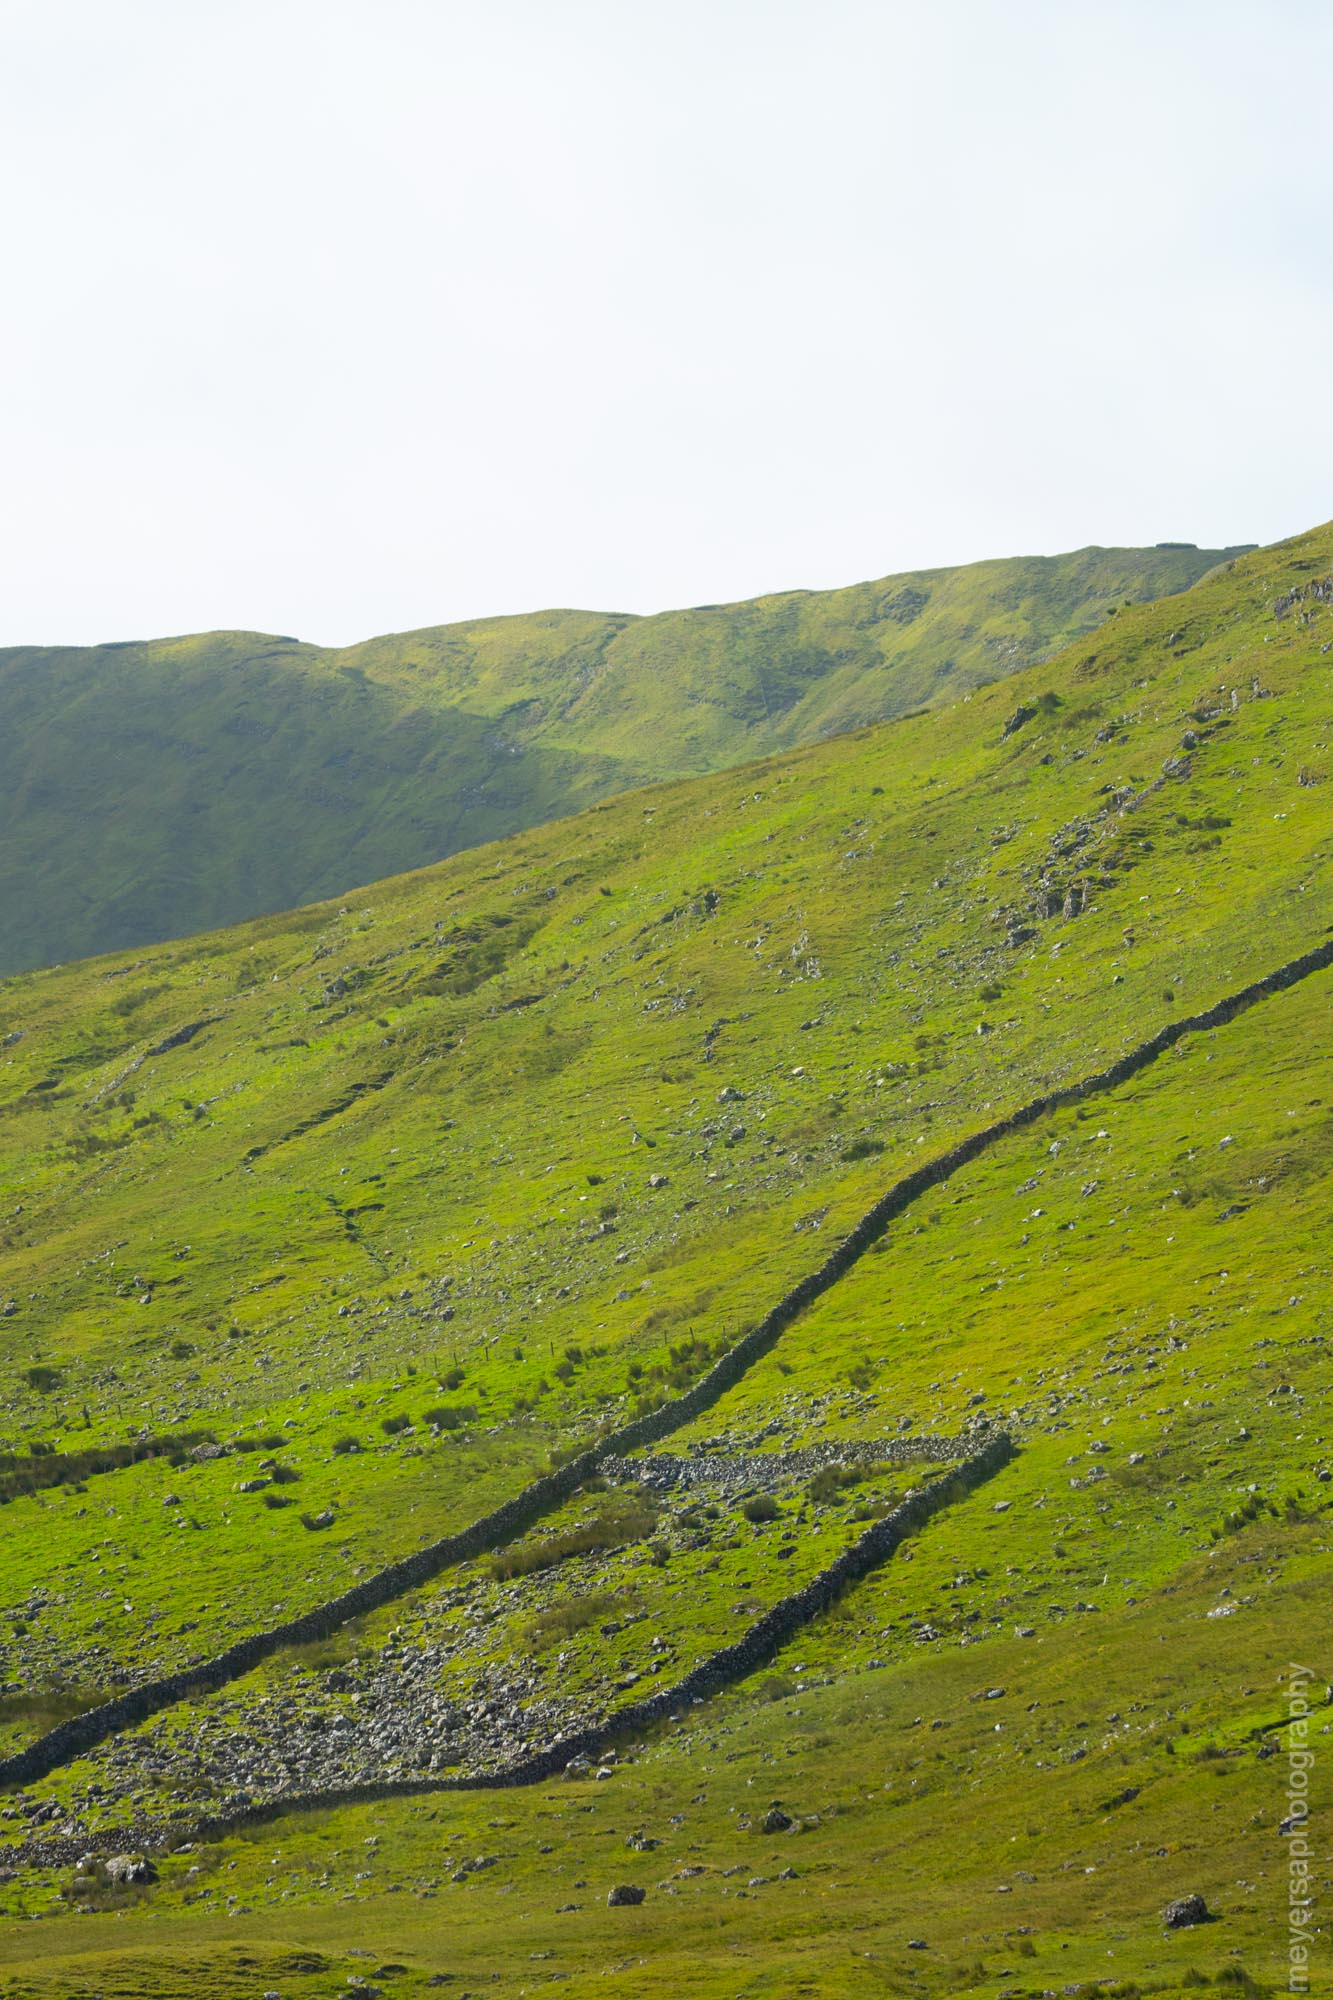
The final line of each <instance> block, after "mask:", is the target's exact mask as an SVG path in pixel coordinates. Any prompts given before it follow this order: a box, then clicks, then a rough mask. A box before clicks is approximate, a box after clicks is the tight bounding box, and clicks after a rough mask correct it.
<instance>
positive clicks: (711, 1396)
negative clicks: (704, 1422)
mask: <svg viewBox="0 0 1333 2000" xmlns="http://www.w3.org/2000/svg"><path fill="white" fill-rule="evenodd" d="M1331 965H1333V940H1331V941H1329V942H1326V943H1324V944H1321V945H1317V946H1316V947H1315V948H1314V949H1313V950H1312V951H1308V952H1305V953H1303V954H1302V955H1301V956H1300V957H1299V958H1294V959H1290V960H1288V962H1287V963H1286V964H1285V965H1280V966H1278V967H1277V968H1276V969H1275V970H1274V971H1272V972H1269V973H1266V974H1265V975H1264V977H1263V978H1262V979H1256V980H1254V981H1252V982H1251V983H1250V984H1249V985H1248V986H1243V987H1241V988H1240V989H1239V990H1238V991H1237V992H1235V993H1231V994H1228V995H1226V996H1225V997H1224V998H1223V999H1221V1000H1219V1001H1217V1003H1216V1004H1215V1005H1214V1006H1212V1007H1209V1008H1206V1009H1204V1011H1203V1012H1202V1013H1198V1014H1185V1015H1181V1016H1180V1017H1179V1018H1177V1019H1176V1020H1173V1021H1169V1022H1167V1024H1166V1025H1165V1027H1162V1028H1160V1029H1159V1030H1158V1031H1157V1033H1156V1034H1155V1035H1151V1036H1149V1038H1148V1040H1147V1041H1145V1042H1140V1043H1139V1045H1138V1046H1137V1047H1136V1048H1133V1049H1131V1050H1130V1051H1129V1052H1128V1054H1126V1055H1123V1056H1121V1057H1120V1058H1119V1059H1118V1061H1116V1062H1113V1063H1111V1064H1110V1065H1109V1067H1107V1068H1106V1069H1102V1070H1096V1071H1094V1072H1093V1074H1092V1075H1090V1076H1086V1077H1083V1078H1082V1079H1081V1080H1080V1081H1078V1082H1076V1083H1071V1084H1063V1085H1060V1086H1059V1087H1057V1088H1056V1089H1054V1090H1051V1091H1047V1092H1046V1093H1044V1094H1043V1095H1042V1096H1040V1097H1034V1098H1032V1099H1031V1100H1030V1102H1028V1103H1027V1104H1024V1105H1022V1106H1020V1108H1019V1109H1018V1110H1017V1111H1013V1112H1011V1113H1010V1114H1009V1116H1008V1117H1007V1118H1001V1119H997V1120H996V1121H995V1123H994V1124H991V1125H986V1126H983V1127H982V1128H981V1129H980V1130H979V1131H976V1132H973V1133H971V1134H969V1136H968V1137H967V1138H965V1139H960V1140H959V1141H958V1143H957V1144H956V1145H954V1146H951V1147H949V1149H948V1150H947V1151H946V1152H943V1153H940V1154H938V1155H937V1156H936V1158H934V1159H933V1160H927V1161H925V1162H923V1164H922V1165H921V1166H919V1167H917V1168H916V1169H915V1170H914V1171H913V1172H912V1173H910V1174H906V1175H904V1176H903V1178H902V1179H901V1180H898V1181H895V1182H894V1184H893V1186H892V1187H890V1188H889V1189H888V1190H887V1192H886V1193H884V1194H883V1195H881V1196H880V1198H879V1200H878V1201H877V1202H875V1203H874V1205H873V1206H872V1207H871V1208H869V1209H868V1210H867V1211H866V1213H865V1214H864V1215H863V1216H862V1218H861V1220H860V1221H859V1222H858V1223H857V1224H856V1226H855V1227H854V1228H853V1229H852V1231H851V1232H850V1234H849V1235H847V1236H845V1237H844V1238H843V1240H842V1241H841V1242H840V1243H838V1244H837V1245H835V1247H834V1249H833V1250H832V1251H831V1252H830V1254H829V1255H828V1257H827V1258H825V1260H824V1262H823V1263H822V1264H821V1265H820V1266H819V1268H818V1270H816V1271H812V1272H811V1273H810V1274H809V1276H808V1277H805V1278H802V1279H801V1281H800V1283H799V1284H797V1285H795V1286H793V1288H792V1290H791V1291H789V1292H788V1293H787V1294H786V1296H785V1297H784V1298H781V1299H779V1300H778V1302H777V1304H776V1305H775V1306H773V1307H772V1308H771V1309H770V1311H769V1312H768V1313H767V1314H766V1315H765V1317H764V1318H763V1319H762V1320H761V1321H760V1322H759V1324H758V1325H757V1326H756V1327H754V1328H752V1329H751V1331H750V1332H749V1333H747V1334H745V1335H744V1336H743V1337H742V1338H741V1339H740V1340H738V1341H737V1342H736V1343H735V1344H734V1346H732V1347H730V1348H728V1350H727V1352H726V1353H725V1354H724V1355H722V1357H721V1358H720V1360H718V1361H716V1362H715V1363H714V1365H713V1366H712V1367H711V1368H710V1369H709V1370H708V1372H707V1374H705V1375H703V1376H701V1377H700V1379H699V1380H698V1381H697V1382H696V1383H695V1384H694V1386H693V1387H692V1388H690V1389H687V1390H685V1392H684V1393H683V1394H682V1395H680V1396H677V1397H675V1398H673V1399H672V1400H671V1401H670V1402H666V1403H663V1404H662V1405H660V1406H659V1408H657V1409H655V1410H651V1411H649V1412H648V1414H647V1415H645V1416H642V1417H639V1418H637V1419H636V1420H635V1421H634V1422H633V1423H630V1424H626V1425H624V1426H622V1427H621V1428H620V1429H619V1430H616V1431H613V1432H611V1433H609V1434H608V1435H606V1436H605V1437H603V1438H602V1439H600V1440H599V1442H598V1443H596V1444H595V1445H593V1446H592V1447H591V1448H590V1449H589V1450H587V1451H584V1452H581V1453H580V1454H579V1455H578V1457H577V1458H573V1459H570V1460H569V1461H568V1462H567V1463H566V1464H564V1465H562V1466H560V1467H559V1468H558V1469H557V1470H556V1471H554V1472H549V1473H547V1474H546V1475H545V1476H544V1477H543V1478H541V1479H537V1480H534V1481H533V1482H532V1484H531V1485H529V1486H526V1487H524V1488H523V1490H522V1491H521V1492H520V1493H517V1494H515V1496H514V1497H513V1499H512V1500H507V1501H505V1502H504V1503H503V1504H502V1505H501V1506H499V1507H497V1508H496V1509H495V1510H494V1511H493V1512H492V1513H490V1514H485V1515H483V1516H482V1517H481V1518H480V1519H479V1520H476V1521H473V1522H472V1523H471V1524H470V1526H468V1527H466V1528H463V1529H462V1530H460V1531H459V1533H457V1534H454V1535H445V1536H444V1537H442V1538H441V1539H440V1540H439V1541H436V1542H432V1543H430V1544H428V1546H427V1547H425V1548H423V1549H419V1550H417V1551H416V1553H415V1554H413V1555H409V1556H404V1557H403V1558H402V1559H401V1560H400V1561H398V1562H395V1563H390V1564H389V1565H388V1567H387V1568H385V1569H382V1570H379V1571H377V1572H376V1574H375V1575H374V1576H370V1577H366V1578H365V1579H363V1581H362V1582H360V1583H357V1584H354V1585H353V1586H352V1588H351V1589H350V1590H346V1591H344V1592H343V1593H342V1594H341V1595H340V1596H338V1597H335V1598H332V1599H330V1600H329V1601H328V1602H326V1603H324V1604H318V1605H315V1606H313V1607H312V1608H311V1609H310V1610H309V1611H306V1612H303V1613H301V1614H300V1615H299V1616H297V1617H295V1618H290V1619H287V1620H285V1621H284V1622H283V1623H282V1624H280V1625H275V1626H272V1627H270V1629H269V1630H268V1631H265V1632H253V1633H250V1634H249V1635H247V1637H245V1638H244V1639H238V1640H237V1641H236V1643H235V1644H234V1645H232V1646H228V1647H227V1648H226V1650H225V1651H224V1652H222V1653H219V1654H217V1655H216V1656H215V1657H214V1658H212V1659H208V1660H200V1661H196V1662H195V1663H194V1664H193V1665H191V1666H188V1667H183V1668H181V1669H179V1670H178V1671H177V1672H175V1673H172V1674H164V1675H162V1676H161V1677H160V1678H159V1679H157V1680H152V1681H145V1682H143V1683H141V1684H140V1685H139V1686H138V1687H135V1688H130V1689H127V1690H126V1692H125V1693H123V1694H120V1695H117V1696H116V1697H115V1698H114V1699H113V1700H111V1701H107V1702H102V1703H101V1704H99V1706H98V1707H96V1708H90V1709H86V1710H85V1711H84V1712H83V1713H82V1714H81V1715H75V1716H71V1717H70V1718H69V1719H68V1720H67V1721H65V1722H61V1723H58V1724H57V1725H56V1727H55V1728H54V1729H51V1730H48V1731H47V1732H46V1734H45V1735H43V1736H39V1737H38V1738H37V1739H36V1740H35V1741H34V1742H33V1743H30V1744H29V1745H27V1747H26V1748H24V1749H23V1750H19V1751H17V1752H15V1753H14V1755H13V1756H10V1757H6V1758H4V1759H3V1760H0V1787H13V1786H17V1785H25V1784H30V1783H32V1782H33V1781H35V1780H36V1779H38V1778H43V1777H45V1776H47V1774H48V1773H49V1772H51V1771H54V1770H56V1769H58V1768H59V1766H60V1765H62V1764H65V1763H68V1762H70V1761H71V1760H72V1759H74V1758H76V1757H80V1756H82V1755H83V1754H84V1753H85V1752H86V1751H87V1750H89V1749H91V1748H92V1746H93V1745H94V1744H95V1743H100V1742H102V1741H104V1740H105V1739H106V1738H107V1737H108V1736H112V1735H115V1734H116V1733H117V1732H118V1731H120V1730H122V1729H127V1728H131V1727H133V1726H134V1725H135V1724H136V1723H140V1722H143V1721H144V1720H145V1719H146V1718H147V1717H148V1716H150V1715H154V1714H156V1713H157V1711H158V1710H160V1709H163V1708H168V1707H170V1706H172V1705H173V1704H174V1703H175V1702H178V1701H181V1700H183V1699H184V1698H186V1697H187V1696H189V1695H195V1694H205V1693H208V1692H210V1691H211V1690H213V1689H215V1688H219V1687H223V1686H225V1685H226V1683H227V1682H228V1681H232V1680H236V1679H238V1678H239V1677H240V1676H241V1675H242V1674H246V1673H249V1672H250V1670H251V1669H252V1668H253V1667H255V1666H257V1665H258V1664H259V1662H260V1661H261V1660H264V1659H267V1658H268V1656H269V1655H270V1654H272V1653H275V1652H278V1651H279V1650H281V1648H282V1647H284V1646H292V1645H302V1644H305V1643H306V1642H308V1641H310V1640H312V1639H322V1638H325V1637H327V1636H328V1634H329V1633H330V1632H333V1631H335V1630H336V1629H337V1628H338V1627H339V1626H340V1625H343V1624H345V1623H346V1622H347V1620H348V1619H349V1618H358V1617H361V1616H363V1615H364V1614H365V1613H366V1612H370V1611H377V1610H379V1609H380V1608H381V1607H382V1606H383V1605H386V1604H389V1603H391V1602H392V1601H393V1600H394V1599H395V1598H397V1597H400V1596H402V1595H403V1593H404V1592H405V1591H409V1590H413V1589H415V1588H417V1587H418V1586H419V1585H421V1584H424V1583H428V1582H429V1581H430V1580H431V1579H432V1578H433V1577H435V1576H437V1575H439V1573H440V1571H441V1570H443V1569H447V1568H449V1567H450V1566H451V1565H452V1564H454V1563H458V1562H464V1561H467V1560H468V1559H469V1558H471V1557H473V1556H478V1555H483V1554H486V1553H488V1552H489V1551H491V1550H494V1549H497V1548H500V1547H502V1546H503V1545H504V1544H505V1543H506V1542H509V1541H512V1540H513V1538H514V1537H515V1536H516V1535H520V1534H523V1533H525V1532H526V1531H527V1529H529V1528H530V1527H532V1526H533V1524H534V1523H535V1522H536V1521H537V1520H539V1519H540V1518H541V1516H542V1515H544V1514H546V1513H548V1512H549V1511H550V1510H551V1509H552V1508H553V1507H557V1506H559V1505H560V1504H561V1503H562V1502H563V1501H565V1500H567V1499H569V1498H570V1496H571V1495H572V1494H573V1493H575V1492H576V1491H577V1490H578V1488H579V1487H580V1486H581V1485H582V1484H583V1482H584V1481H585V1480H587V1479H589V1478H591V1477H592V1476H593V1475H594V1474H595V1473H596V1472H597V1471H598V1469H599V1467H600V1465H601V1462H602V1461H603V1460H604V1459H605V1458H608V1457H623V1456H625V1455H626V1454H628V1453H629V1452H633V1451H639V1450H642V1449H643V1447H644V1446H645V1445H650V1444H656V1443H657V1442H658V1441H659V1440H660V1439H661V1438H664V1437H667V1436H669V1435H670V1433H671V1432H672V1431H675V1430H677V1429H679V1428H680V1426H681V1425H683V1424H687V1423H690V1422H692V1421H693V1420H694V1418H696V1417H698V1416H701V1415H702V1414H703V1412H704V1411H705V1410H707V1409H710V1408H711V1407H712V1406H713V1404H714V1403H716V1402H717V1401H718V1400H719V1398H720V1397H722V1396H724V1395H725V1394H726V1393H727V1392H728V1390H730V1389H734V1388H735V1387H736V1385H737V1383H739V1382H740V1381H741V1379H742V1378H743V1377H744V1375H745V1374H746V1372H747V1370H748V1369H750V1368H751V1367H752V1366H753V1365H754V1363H755V1362H756V1361H758V1360H759V1359H760V1358H761V1357H762V1356H763V1355H764V1354H766V1353H767V1352H768V1350H769V1349H770V1348H771V1347H772V1346H773V1343H774V1342H775V1341H776V1340H777V1339H778V1337H779V1335H780V1334H782V1333H785V1332H786V1330H787V1328H788V1327H789V1326H790V1325H791V1324H792V1322H793V1320H795V1319H797V1318H798V1317H799V1316H800V1314H802V1313H803V1312H805V1311H806V1309H807V1308H808V1307H809V1306H812V1305H813V1304H814V1303H815V1301H816V1299H819V1298H821V1297H822V1296H823V1294H824V1293H825V1292H827V1291H829V1290H830V1289H831V1288H832V1287H833V1286H834V1285H835V1284H837V1282H838V1280H839V1279H840V1278H842V1277H843V1276H845V1274H846V1273H847V1272H848V1271H849V1270H850V1269H851V1268H852V1266H853V1265H854V1264H855V1263H856V1262H857V1261H858V1259H859V1258H861V1257H863V1256H864V1255H865V1253H866V1251H867V1250H868V1249H869V1248H870V1246H871V1244H872V1243H874V1242H876V1241H877V1240H878V1239H879V1238H880V1237H881V1236H882V1235H883V1234H884V1232H885V1230H886V1229H887V1228H888V1226H889V1224H890V1223H891V1222H892V1221H893V1220H894V1219H895V1218H896V1217H897V1216H899V1215H901V1214H902V1213H903V1211H904V1210H905V1209H907V1208H909V1207H910V1206H911V1204H912V1203H913V1202H914V1201H916V1200H917V1199H918V1198H919V1197H920V1196H921V1195H923V1194H925V1193H927V1192H928V1191H929V1190H930V1189H931V1188H934V1187H937V1186H938V1185H939V1184H940V1183H941V1182H942V1181H946V1180H948V1179H949V1178H950V1177H951V1175H953V1174H955V1173H957V1172H958V1171H959V1169H960V1168H962V1167H965V1166H968V1165H969V1164H970V1163H971V1162H972V1161H973V1160H975V1159H977V1158H978V1157H979V1156H980V1155H981V1154H982V1153H985V1152H986V1151H987V1150H988V1149H989V1148H990V1147H992V1146H994V1145H996V1144H998V1143H999V1142H1000V1141H1001V1140H1003V1139H1006V1138H1007V1137H1008V1136H1009V1135H1010V1134H1011V1133H1013V1132H1018V1131H1021V1130H1022V1129H1023V1128H1024V1127H1025V1126H1027V1125H1031V1124H1034V1123H1035V1122H1036V1121H1037V1120H1038V1119H1041V1118H1044V1117H1046V1116H1048V1115H1049V1113H1051V1112H1052V1111H1056V1110H1059V1109H1060V1108H1061V1107H1063V1106H1064V1105H1068V1104H1075V1103H1078V1102H1079V1101H1080V1100H1081V1099H1083V1098H1086V1097H1090V1096H1093V1095H1095V1094H1096V1093H1098V1092H1100V1091H1105V1090H1112V1089H1114V1088H1115V1087H1116V1086H1117V1085H1119V1084H1122V1083H1125V1082H1127V1081H1128V1079H1129V1078H1130V1077H1132V1076H1135V1075H1137V1074H1138V1072H1139V1071H1140V1070H1143V1069H1146V1068H1147V1067H1148V1065H1149V1064H1150V1063H1153V1062H1155V1061H1156V1060H1157V1058H1158V1056H1161V1055H1165V1054H1166V1052H1167V1050H1168V1049H1171V1048H1174V1046H1175V1044H1176V1043H1177V1042H1178V1041H1181V1040H1182V1039H1183V1038H1184V1037H1185V1036H1186V1035H1189V1034H1197V1033H1200V1032H1202V1031H1204V1030H1207V1029H1210V1028H1219V1027H1222V1026H1224V1025H1225V1024H1226V1023H1227V1022H1229V1021H1231V1020H1234V1019H1235V1017H1236V1016H1237V1015H1238V1014H1241V1013H1243V1012H1244V1011H1245V1010H1246V1009H1247V1008H1249V1007H1253V1006H1254V1005H1256V1004H1257V1003H1258V1002H1259V1001H1261V1000H1265V999H1267V998H1268V997H1269V996H1270V995H1271V994H1274V993H1280V992H1283V991H1285V989H1286V988H1288V987H1290V986H1295V985H1297V984H1298V983H1299V982H1300V981H1301V980H1302V979H1307V978H1309V977H1310V976H1311V975H1312V974H1313V973H1317V972H1322V971H1324V970H1325V969H1326V968H1328V967H1329V966H1331Z"/></svg>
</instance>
